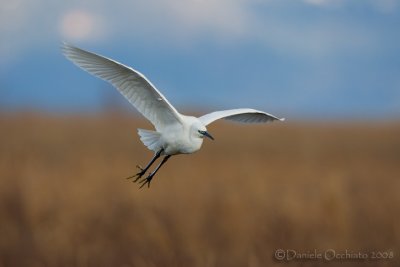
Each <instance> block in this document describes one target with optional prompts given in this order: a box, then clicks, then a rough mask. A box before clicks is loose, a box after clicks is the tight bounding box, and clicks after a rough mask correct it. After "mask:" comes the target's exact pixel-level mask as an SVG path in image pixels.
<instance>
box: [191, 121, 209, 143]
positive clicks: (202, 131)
mask: <svg viewBox="0 0 400 267" xmlns="http://www.w3.org/2000/svg"><path fill="white" fill-rule="evenodd" d="M192 129H193V134H194V136H195V137H197V138H201V139H203V138H204V137H207V138H210V139H211V140H214V137H212V135H211V134H209V133H208V132H207V129H206V127H205V126H204V125H203V124H202V123H194V124H193V126H192Z"/></svg>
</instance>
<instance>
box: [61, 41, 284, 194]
mask: <svg viewBox="0 0 400 267" xmlns="http://www.w3.org/2000/svg"><path fill="white" fill-rule="evenodd" d="M62 51H63V53H64V55H65V56H66V58H68V59H69V60H71V61H72V62H73V63H74V64H76V65H77V66H78V67H80V68H82V69H83V70H85V71H87V72H89V73H90V74H92V75H94V76H97V77H99V78H101V79H103V80H105V81H107V82H109V83H111V84H112V85H113V86H114V87H115V88H117V89H118V91H119V92H120V93H121V94H122V95H123V96H124V97H125V98H126V99H127V100H128V101H129V102H130V103H131V104H132V105H133V106H134V107H135V108H136V109H137V110H138V111H139V112H140V113H141V114H142V115H143V116H144V117H145V118H146V119H148V120H149V121H150V122H151V123H152V124H153V125H154V127H155V131H150V130H144V129H138V134H139V136H140V140H141V141H142V142H143V144H144V145H145V146H146V147H147V148H148V149H150V150H152V151H154V153H155V154H154V156H153V158H152V159H151V160H150V162H149V163H148V164H147V165H146V167H144V168H142V167H141V166H139V165H137V168H138V169H139V172H138V173H136V174H135V175H133V176H130V177H128V179H130V178H133V179H134V180H133V181H134V182H138V183H139V184H140V188H142V187H143V186H145V185H146V184H147V186H148V187H150V182H151V180H152V179H153V177H154V175H155V174H156V173H157V171H158V170H159V169H160V168H161V166H163V165H164V164H165V163H166V162H167V160H168V159H169V158H170V157H171V156H173V155H178V154H191V153H194V152H196V151H198V150H199V149H200V148H201V145H202V143H203V139H204V138H205V137H206V138H209V139H211V140H214V138H213V137H212V135H211V134H210V133H208V132H207V128H206V126H207V125H208V124H210V123H212V122H214V121H216V120H218V119H226V120H231V121H236V122H242V123H264V122H271V121H274V120H280V121H283V120H284V119H283V118H282V119H279V118H277V117H275V116H273V115H271V114H268V113H266V112H263V111H259V110H255V109H250V108H239V109H229V110H222V111H215V112H212V113H209V114H206V115H204V116H201V117H199V118H196V117H193V116H186V115H183V114H181V113H179V112H178V111H177V110H176V109H175V108H174V107H173V106H172V105H171V104H170V103H169V102H168V100H167V99H166V98H165V97H164V95H163V94H161V92H160V91H158V90H157V88H156V87H155V86H154V85H153V84H152V83H151V82H150V81H149V80H148V79H147V78H146V77H145V76H144V75H143V74H141V73H140V72H138V71H137V70H134V69H133V68H131V67H128V66H125V65H123V64H121V63H119V62H117V61H115V60H112V59H110V58H106V57H103V56H100V55H98V54H95V53H92V52H89V51H85V50H83V49H80V48H77V47H75V46H72V45H69V44H66V43H64V44H63V45H62ZM161 156H163V159H162V161H161V163H160V164H159V165H158V166H157V167H156V168H155V169H154V170H153V171H152V172H150V173H149V174H148V175H147V176H145V174H146V172H147V171H148V170H149V168H150V167H151V166H152V165H153V163H154V162H155V161H156V160H157V159H158V158H159V157H161Z"/></svg>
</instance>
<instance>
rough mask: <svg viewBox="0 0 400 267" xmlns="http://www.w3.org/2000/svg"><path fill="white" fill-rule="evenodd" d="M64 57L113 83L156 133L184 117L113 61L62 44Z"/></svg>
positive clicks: (143, 79) (140, 78)
mask: <svg viewBox="0 0 400 267" xmlns="http://www.w3.org/2000/svg"><path fill="white" fill-rule="evenodd" d="M62 50H63V53H64V55H65V56H66V57H67V58H68V59H69V60H71V61H72V62H73V63H74V64H76V65H77V66H78V67H80V68H82V69H83V70H85V71H87V72H89V73H90V74H92V75H94V76H97V77H99V78H101V79H103V80H105V81H107V82H109V83H111V84H112V85H113V86H114V87H115V88H117V89H118V91H119V92H120V93H121V94H122V95H123V96H124V97H125V98H126V99H127V100H128V101H129V102H130V103H131V104H132V105H133V106H134V107H135V108H136V109H137V110H138V111H139V112H140V113H141V114H142V115H143V116H145V117H146V118H147V119H148V120H149V121H150V122H151V123H152V124H153V125H154V127H155V128H156V129H157V131H160V130H162V129H163V128H164V126H166V125H168V124H173V123H176V122H179V123H181V115H180V114H179V113H178V111H177V110H176V109H175V108H174V107H173V106H172V105H171V104H170V103H169V102H168V100H167V99H166V98H165V97H164V96H163V95H162V94H161V93H160V92H159V91H158V90H157V89H156V88H155V86H154V85H153V84H152V83H151V82H150V81H149V80H148V79H147V78H146V77H145V76H144V75H143V74H141V73H140V72H138V71H136V70H134V69H132V68H130V67H127V66H125V65H123V64H121V63H119V62H117V61H114V60H112V59H109V58H106V57H103V56H100V55H97V54H94V53H91V52H88V51H85V50H82V49H80V48H77V47H74V46H72V45H68V44H65V43H64V44H63V46H62Z"/></svg>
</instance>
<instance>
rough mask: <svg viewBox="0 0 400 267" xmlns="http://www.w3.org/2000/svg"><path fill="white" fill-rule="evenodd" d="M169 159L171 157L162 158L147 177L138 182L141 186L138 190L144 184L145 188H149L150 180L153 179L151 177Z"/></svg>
mask: <svg viewBox="0 0 400 267" xmlns="http://www.w3.org/2000/svg"><path fill="white" fill-rule="evenodd" d="M170 157H171V155H167V156H165V157H164V158H163V160H162V161H161V163H160V165H158V166H157V168H156V169H155V170H154V171H153V172H152V173H150V174H149V176H147V177H146V178H145V179H143V180H142V181H140V183H141V184H142V185H141V186H140V188H142V187H143V186H144V185H145V184H147V187H150V182H151V179H153V176H154V175H155V174H156V173H157V171H158V170H159V169H160V168H161V166H162V165H164V163H165V162H167V160H168V159H169V158H170Z"/></svg>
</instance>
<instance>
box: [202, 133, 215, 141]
mask: <svg viewBox="0 0 400 267" xmlns="http://www.w3.org/2000/svg"><path fill="white" fill-rule="evenodd" d="M199 133H201V134H202V135H203V136H206V137H208V138H210V139H211V140H214V137H212V135H211V134H209V133H208V132H207V131H199Z"/></svg>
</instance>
